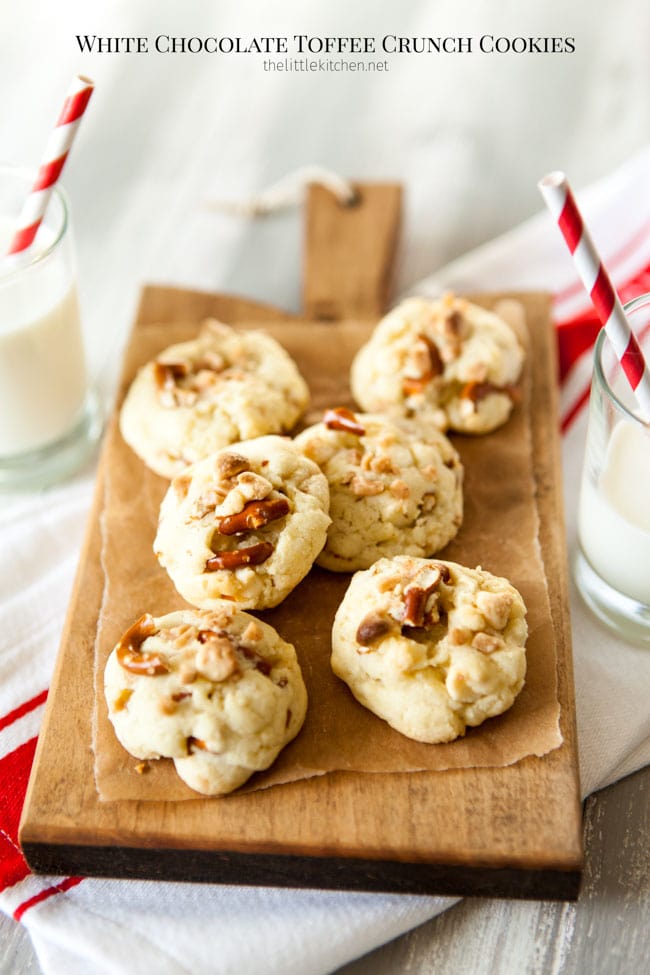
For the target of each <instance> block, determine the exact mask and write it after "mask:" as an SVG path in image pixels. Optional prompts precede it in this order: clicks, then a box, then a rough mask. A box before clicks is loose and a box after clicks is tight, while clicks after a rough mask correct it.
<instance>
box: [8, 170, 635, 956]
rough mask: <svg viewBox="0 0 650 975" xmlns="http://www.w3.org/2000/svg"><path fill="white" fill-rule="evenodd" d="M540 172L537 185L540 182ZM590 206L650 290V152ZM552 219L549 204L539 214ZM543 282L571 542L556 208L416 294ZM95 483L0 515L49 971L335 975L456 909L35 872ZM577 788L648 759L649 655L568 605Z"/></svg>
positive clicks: (29, 917) (36, 900) (577, 435)
mask: <svg viewBox="0 0 650 975" xmlns="http://www.w3.org/2000/svg"><path fill="white" fill-rule="evenodd" d="M540 175H542V174H540ZM579 201H580V203H581V205H582V207H583V209H584V213H585V216H586V219H587V221H588V223H589V225H590V226H591V227H592V228H593V230H594V236H595V237H596V240H597V243H598V244H599V246H600V248H601V250H602V252H603V254H604V256H605V259H606V261H607V263H608V265H609V267H610V270H611V272H612V276H613V279H614V282H615V284H616V285H617V287H619V290H620V291H621V292H622V294H623V296H624V297H625V298H628V297H630V295H631V294H632V293H635V294H638V293H641V292H642V291H644V290H645V291H648V290H650V284H649V279H650V234H648V233H647V231H648V228H649V227H650V151H645V152H643V153H641V154H639V155H638V156H637V157H635V158H634V159H633V160H631V161H630V162H629V163H628V164H626V165H625V166H623V167H622V168H621V169H620V170H619V171H617V172H616V173H614V174H613V175H612V176H611V177H609V178H607V179H605V180H603V181H602V182H601V183H599V184H598V185H596V186H593V187H592V188H591V189H590V190H588V191H587V192H585V193H584V194H579ZM540 209H541V207H540ZM440 287H453V288H458V289H459V290H498V289H508V290H513V289H517V288H521V289H526V288H535V289H540V288H541V289H544V290H550V291H552V292H553V293H554V295H555V296H556V300H555V305H554V308H555V318H556V322H557V325H558V335H559V338H560V347H561V352H562V356H563V365H564V372H565V375H564V380H563V386H562V417H561V422H562V427H563V433H564V436H563V461H564V480H565V503H566V517H567V535H568V543H569V548H570V549H572V548H573V546H574V541H575V512H576V503H577V488H578V480H579V471H580V467H581V455H582V446H583V443H584V436H585V420H586V409H585V405H586V396H585V391H586V389H587V388H588V382H589V373H590V368H591V364H590V353H589V350H588V344H589V341H590V340H593V337H594V335H595V332H596V330H597V325H596V323H595V320H594V316H593V315H592V313H591V310H590V307H589V302H588V299H587V298H586V296H584V294H583V293H582V290H581V287H580V285H579V284H578V283H577V281H576V278H575V273H574V271H573V266H572V264H571V261H570V259H569V257H568V255H567V254H566V250H565V246H564V243H563V242H562V240H561V239H560V236H559V233H558V231H557V229H556V227H555V226H554V224H553V222H552V221H551V219H550V217H548V215H547V214H545V213H543V214H541V215H540V216H539V217H536V218H534V219H533V220H531V221H528V222H527V223H526V224H525V225H523V226H522V227H520V228H518V229H517V230H515V231H513V232H511V233H509V234H506V235H505V236H504V237H501V238H499V239H498V240H496V241H494V242H493V243H492V244H489V245H486V246H484V247H481V248H480V249H479V250H478V251H475V252H473V253H472V254H469V255H468V256H466V257H465V258H463V259H462V260H459V261H456V262H454V263H453V264H452V265H449V266H448V267H446V268H443V269H441V270H439V271H438V272H436V274H435V275H434V276H433V277H432V278H430V279H427V280H426V281H425V282H423V283H422V287H421V288H420V289H417V290H420V291H422V292H426V291H427V290H433V289H435V290H437V289H439V288H440ZM91 491H92V476H91V475H86V476H80V477H78V478H77V479H75V480H74V481H73V482H71V483H69V484H67V485H65V486H62V487H58V488H55V489H52V490H50V491H47V492H44V493H42V494H39V495H32V496H24V497H16V498H8V499H5V500H4V501H3V503H2V509H1V513H0V530H1V532H2V544H1V545H0V584H1V587H2V589H1V591H2V601H1V603H0V635H1V636H0V850H1V851H2V861H1V864H0V888H3V889H2V890H1V892H0V908H1V909H2V910H3V911H5V912H6V913H7V914H10V915H12V916H13V917H15V918H16V920H19V921H20V922H21V923H23V924H25V925H26V927H27V928H28V930H29V933H30V935H31V937H32V940H33V943H34V946H35V948H36V951H37V953H38V957H39V960H40V963H41V965H42V967H43V970H44V971H45V972H46V973H48V975H63V973H65V975H77V973H79V975H87V973H88V972H98V973H102V972H111V973H120V975H126V973H128V975H135V973H143V975H144V973H147V975H148V973H149V972H151V971H152V970H153V969H154V968H155V970H156V971H158V972H160V973H165V975H166V973H169V975H180V973H193V975H204V973H205V975H208V973H209V975H222V973H224V975H225V973H231V972H232V973H237V975H241V973H242V972H243V973H248V972H264V973H275V972H278V973H280V972H282V973H283V975H287V973H294V972H295V973H296V975H298V973H300V975H316V973H324V972H330V971H332V970H333V969H334V968H336V967H337V966H339V965H342V964H344V963H345V962H346V961H348V960H350V959H352V958H355V957H357V956H359V955H361V954H363V953H365V952H367V951H369V950H371V949H372V948H374V947H376V946H377V945H379V944H382V943H384V942H386V941H388V940H390V939H392V938H394V937H396V936H397V935H399V934H401V933H402V932H404V931H406V930H408V929H410V928H412V927H414V926H415V925H417V924H420V923H421V922H423V921H425V920H426V919H428V918H430V917H432V916H434V915H435V914H437V913H439V912H440V911H442V910H444V909H445V908H447V907H449V906H451V905H452V904H453V903H455V900H454V899H451V898H439V897H415V896H403V895H378V894H346V893H338V892H336V893H334V892H322V891H295V890H278V889H268V888H245V887H220V886H217V885H195V884H169V883H159V882H140V881H114V880H97V879H83V880H82V879H80V878H76V877H65V878H60V877H34V876H32V875H30V874H29V872H28V870H27V868H26V866H25V864H24V861H23V860H22V858H21V856H20V851H19V849H18V848H17V845H16V831H17V823H18V817H19V813H20V807H21V805H22V800H23V796H24V789H25V787H26V781H27V776H28V772H29V767H30V764H31V759H32V757H33V751H34V744H35V735H36V733H37V730H38V726H39V721H40V717H41V714H42V710H43V706H44V700H45V696H46V689H47V684H48V681H49V677H50V672H51V668H52V666H53V663H54V657H55V653H56V648H57V641H58V634H59V632H60V630H61V626H62V623H63V617H64V613H65V607H66V602H67V598H68V594H69V591H70V588H71V585H72V578H73V572H74V565H75V562H76V559H77V555H78V550H79V545H80V539H81V534H82V531H83V524H84V520H85V517H86V514H87V511H88V508H89V504H90V496H91ZM571 603H572V625H573V639H574V649H575V668H576V674H575V679H576V697H577V707H578V729H579V747H580V763H581V774H582V783H583V793H584V794H587V793H589V792H591V791H593V790H595V789H597V788H600V787H602V786H604V785H606V784H608V783H610V782H612V781H615V780H616V779H617V778H619V777H621V776H622V775H625V774H627V773H629V772H631V771H633V770H634V769H636V768H639V767H640V766H642V765H644V764H646V763H647V762H648V761H649V759H650V742H649V738H648V731H649V721H648V714H647V701H648V697H649V694H648V692H649V690H650V653H649V652H647V651H644V650H641V649H638V648H635V647H633V646H630V645H628V644H625V643H623V642H622V641H620V640H617V639H615V638H614V637H612V636H611V634H609V633H608V632H607V631H605V630H604V629H602V628H601V626H600V625H599V624H598V623H597V622H596V621H595V620H594V619H593V618H592V617H591V615H590V614H589V613H588V611H587V610H586V609H585V608H584V607H583V605H582V603H581V602H580V599H579V598H578V597H577V595H576V594H575V593H573V592H572V595H571Z"/></svg>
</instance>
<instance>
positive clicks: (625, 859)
mask: <svg viewBox="0 0 650 975" xmlns="http://www.w3.org/2000/svg"><path fill="white" fill-rule="evenodd" d="M649 800H650V767H649V768H646V769H643V770H642V771H640V772H637V773H636V774H635V775H631V776H629V777H628V778H626V779H623V780H622V781H621V782H617V783H616V784H615V785H612V786H610V787H609V788H607V789H604V790H603V791H602V792H599V793H597V794H596V795H594V796H591V797H590V798H589V799H588V800H587V802H586V808H585V847H586V865H585V874H584V882H583V888H582V893H581V895H580V898H579V900H578V902H577V903H575V904H562V903H549V902H546V903H541V902H535V901H505V900H494V901H483V900H469V899H468V900H465V901H463V902H462V903H460V904H457V905H456V906H455V907H453V908H451V910H449V911H446V912H445V913H444V914H441V915H440V916H439V917H437V918H434V919H433V920H432V921H429V922H428V923H427V924H423V925H422V926H421V927H419V928H416V929H415V930H414V931H411V932H409V933H408V934H405V935H403V936H402V937H401V938H398V939H397V940H396V941H393V942H390V943H389V944H387V945H384V947H382V948H379V949H377V951H374V952H372V953H371V954H370V955H366V956H365V957H364V958H361V959H359V960H357V961H355V962H351V963H350V964H349V965H346V966H345V967H344V968H342V969H339V971H338V973H337V975H393V973H396V972H400V973H408V975H425V973H430V972H434V971H435V973H436V975H456V973H458V972H462V973H471V975H513V973H517V975H534V973H535V975H536V973H539V975H641V973H642V972H643V971H646V970H647V964H648V958H650V925H649V924H648V914H649V909H650V871H649V870H648V863H649V862H650V830H649V829H648V825H649V823H648V820H649V818H650V816H649V809H650V802H649ZM40 972H41V968H40V966H39V964H38V960H37V959H36V956H35V954H34V950H33V948H32V946H31V943H30V941H29V937H28V935H27V932H26V931H25V929H24V928H23V927H22V926H21V925H19V924H16V923H15V922H14V921H12V920H11V919H9V918H7V917H5V916H4V915H2V914H0V975H39V973H40ZM243 975H247V973H243ZM256 975H264V973H263V972H260V973H256Z"/></svg>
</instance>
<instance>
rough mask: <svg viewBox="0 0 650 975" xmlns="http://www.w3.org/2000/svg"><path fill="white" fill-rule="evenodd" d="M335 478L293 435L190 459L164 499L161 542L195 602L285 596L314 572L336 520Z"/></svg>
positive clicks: (164, 560) (158, 547)
mask: <svg viewBox="0 0 650 975" xmlns="http://www.w3.org/2000/svg"><path fill="white" fill-rule="evenodd" d="M328 507H329V491H328V487H327V480H326V479H325V476H324V475H323V474H322V473H321V471H320V469H319V468H318V467H317V466H316V464H314V462H313V461H311V460H309V459H308V458H307V457H304V456H303V455H302V454H301V452H300V451H299V449H298V448H297V447H296V446H295V444H294V443H293V442H292V441H291V440H288V439H285V438H283V437H273V436H270V437H258V438H257V439H255V440H247V441H245V442H242V443H237V444H235V445H234V446H232V447H228V448H225V449H224V450H221V451H219V452H218V453H216V454H213V455H212V456H211V457H207V458H206V459H205V460H202V461H199V462H198V463H197V464H193V465H192V466H191V467H188V468H186V470H184V471H183V473H182V474H179V475H177V476H176V477H175V478H174V480H173V481H172V483H171V485H170V487H169V490H168V491H167V494H166V495H165V497H164V499H163V502H162V505H161V507H160V518H159V522H158V533H157V535H156V539H155V542H154V552H155V554H156V556H157V558H158V561H159V562H160V564H161V565H162V566H163V567H164V568H165V569H167V572H168V573H169V575H170V577H171V579H172V582H173V583H174V585H175V586H176V589H177V590H178V592H179V593H180V594H181V596H183V597H184V598H185V599H186V600H187V601H188V602H189V603H191V604H192V605H193V606H199V607H201V608H202V609H214V608H217V607H218V606H219V605H220V602H221V600H224V599H225V600H230V601H233V602H235V603H236V604H237V605H238V606H239V607H240V608H241V609H263V608H265V607H269V606H277V604H278V603H279V602H281V601H282V600H283V599H284V598H285V596H287V595H288V593H289V592H291V590H292V589H293V588H294V586H297V585H298V583H299V582H300V581H301V579H303V578H304V576H306V575H307V573H308V572H309V570H310V568H311V566H312V564H313V562H314V559H315V558H316V556H317V555H318V553H319V552H320V550H321V549H322V547H323V545H324V544H325V538H326V536H327V528H328V526H329V523H330V519H329V515H328V514H327V511H328Z"/></svg>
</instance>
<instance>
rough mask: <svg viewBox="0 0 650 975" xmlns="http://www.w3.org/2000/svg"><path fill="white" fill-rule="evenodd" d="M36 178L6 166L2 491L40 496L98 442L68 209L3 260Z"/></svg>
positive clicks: (59, 197) (59, 199) (53, 208)
mask: <svg viewBox="0 0 650 975" xmlns="http://www.w3.org/2000/svg"><path fill="white" fill-rule="evenodd" d="M33 182H34V173H33V172H30V171H29V170H23V169H17V168H15V167H9V166H0V488H4V489H5V490H13V489H21V488H37V487H42V486H44V485H46V484H49V483H52V482H53V481H56V480H59V479H61V478H62V477H64V476H65V475H67V474H69V473H70V472H71V471H73V470H74V469H76V468H77V467H78V466H80V465H81V463H83V461H84V460H85V459H86V458H87V457H88V456H89V454H90V452H91V450H92V448H93V446H94V445H95V443H96V441H97V440H98V438H99V435H100V432H101V421H100V416H99V407H98V401H97V397H96V396H95V394H94V393H93V391H92V390H91V389H90V388H89V384H88V378H87V373H86V363H85V357H84V349H83V340H82V332H81V325H80V321H79V305H78V301H77V289H76V266H75V255H74V243H73V238H72V229H71V226H70V208H69V204H68V201H67V198H66V196H65V194H64V193H63V191H62V190H61V188H59V187H57V188H56V189H55V190H54V192H53V194H52V197H51V199H50V202H49V206H48V209H47V213H46V215H45V218H44V220H43V223H42V225H41V227H40V229H39V232H38V235H37V237H36V240H35V242H34V244H33V245H32V248H31V249H30V251H29V252H28V253H26V254H18V255H12V256H11V257H9V258H7V257H5V255H6V252H7V249H8V247H9V243H10V241H11V238H12V235H13V231H14V230H15V228H16V222H17V219H18V216H19V214H20V210H21V207H22V205H23V203H24V201H25V199H26V198H27V196H28V194H29V192H30V189H31V187H32V185H33Z"/></svg>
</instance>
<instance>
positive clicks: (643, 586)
mask: <svg viewBox="0 0 650 975" xmlns="http://www.w3.org/2000/svg"><path fill="white" fill-rule="evenodd" d="M578 532H579V536H580V544H581V547H582V550H583V552H584V554H585V556H586V557H587V559H588V560H589V562H590V563H591V565H592V567H593V568H594V569H595V570H596V572H597V573H598V575H599V576H600V577H601V578H602V579H604V580H605V582H607V583H609V585H610V586H613V588H614V589H616V590H618V592H620V593H623V594H624V595H626V596H629V597H631V598H632V599H636V600H637V601H638V602H640V603H643V604H644V605H646V606H650V431H647V430H644V429H643V427H642V426H641V425H640V424H639V425H634V424H632V423H630V422H629V421H622V422H620V423H618V424H617V426H616V428H615V429H614V431H613V433H612V436H611V439H610V441H609V445H608V449H607V455H606V457H605V464H604V468H603V471H602V473H601V475H600V478H599V481H598V484H594V483H593V479H592V477H591V475H590V473H589V472H588V471H587V470H585V473H584V475H583V479H582V491H581V495H580V505H579V510H578Z"/></svg>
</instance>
